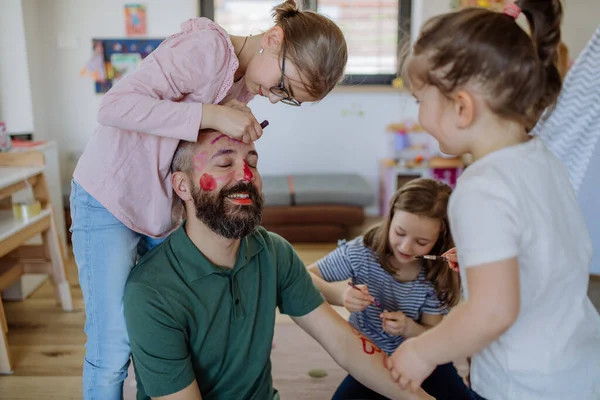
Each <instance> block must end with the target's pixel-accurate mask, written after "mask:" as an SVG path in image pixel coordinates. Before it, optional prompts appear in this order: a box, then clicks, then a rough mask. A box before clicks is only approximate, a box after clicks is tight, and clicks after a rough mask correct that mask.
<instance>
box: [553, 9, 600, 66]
mask: <svg viewBox="0 0 600 400" xmlns="http://www.w3.org/2000/svg"><path fill="white" fill-rule="evenodd" d="M563 5H564V10H565V16H564V21H563V31H562V35H563V41H564V42H565V44H566V45H567V47H568V48H569V55H570V57H571V58H573V59H575V58H577V56H578V55H579V53H581V50H583V48H584V47H585V45H586V43H587V42H588V41H589V40H590V38H591V37H592V34H593V33H594V31H596V28H597V27H598V24H600V0H566V1H563Z"/></svg>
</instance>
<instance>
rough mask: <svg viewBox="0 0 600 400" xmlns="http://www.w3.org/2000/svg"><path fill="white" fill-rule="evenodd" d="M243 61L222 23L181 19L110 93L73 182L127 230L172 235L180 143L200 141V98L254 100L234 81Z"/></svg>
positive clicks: (179, 209)
mask: <svg viewBox="0 0 600 400" xmlns="http://www.w3.org/2000/svg"><path fill="white" fill-rule="evenodd" d="M238 65H239V63H238V59H237V57H236V56H235V51H234V48H233V45H232V43H231V40H230V38H229V35H228V34H227V32H225V30H223V28H221V27H220V26H219V25H217V24H216V23H214V22H212V21H211V20H209V19H206V18H194V19H190V20H188V21H186V22H185V23H183V24H182V25H181V32H180V33H177V34H175V35H172V36H170V37H168V38H167V39H166V40H165V41H164V42H163V43H161V45H160V46H159V47H158V48H157V49H156V50H155V51H154V52H153V53H151V54H150V55H148V57H147V58H146V59H145V60H144V62H143V63H142V65H141V67H140V69H139V70H137V71H135V72H133V73H131V74H130V75H127V76H126V77H124V78H123V79H122V80H120V81H119V82H118V83H117V84H116V85H115V86H114V87H113V88H112V89H111V90H109V91H108V93H106V95H105V96H104V98H103V100H102V103H101V105H100V111H99V114H98V122H99V123H100V125H99V126H98V128H97V129H96V131H95V132H94V134H93V136H92V138H91V139H90V141H89V142H88V144H87V146H86V148H85V151H84V153H83V155H82V156H81V158H80V159H79V162H78V164H77V167H76V168H75V172H74V174H73V177H74V179H75V180H76V181H77V182H78V183H79V184H80V185H81V186H82V187H83V188H84V189H85V190H86V191H87V192H88V193H90V194H91V195H92V196H93V197H94V198H95V199H96V200H98V201H99V202H100V203H101V204H102V205H103V206H104V207H105V208H106V209H107V210H108V211H109V212H111V213H112V214H113V215H114V216H115V217H116V218H118V219H119V220H120V221H121V222H123V224H125V225H126V226H127V227H129V228H130V229H132V230H134V231H136V232H139V233H142V234H145V235H148V236H151V237H164V236H166V235H168V234H169V233H170V232H171V231H172V230H173V229H175V228H176V225H177V223H178V222H179V220H180V218H181V215H182V206H181V204H180V202H178V201H177V202H176V201H174V196H176V195H175V193H174V192H173V188H172V186H171V172H170V167H171V160H172V158H173V155H174V153H175V150H176V148H177V145H178V143H179V141H180V140H186V141H196V140H197V138H198V130H199V129H200V122H201V119H202V104H203V103H206V104H208V103H213V104H218V103H221V102H223V101H227V100H230V99H233V98H235V99H237V100H239V101H242V102H245V103H247V102H248V101H250V100H251V99H252V97H253V95H252V94H251V93H250V92H248V90H247V89H246V86H245V84H244V79H241V80H239V81H238V82H234V81H233V77H234V73H235V71H236V70H237V68H238Z"/></svg>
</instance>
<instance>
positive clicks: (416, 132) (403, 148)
mask: <svg viewBox="0 0 600 400" xmlns="http://www.w3.org/2000/svg"><path fill="white" fill-rule="evenodd" d="M387 131H388V132H389V133H391V134H392V136H391V137H390V143H389V148H390V149H392V150H391V154H389V156H390V157H391V158H394V159H396V160H398V162H411V161H415V160H421V161H424V160H428V159H429V158H431V157H434V156H438V155H441V154H440V152H439V145H438V143H437V140H435V139H434V138H433V137H432V136H431V135H429V134H428V133H427V132H425V130H424V129H423V128H422V127H421V125H419V124H418V123H416V122H413V121H410V120H408V121H405V122H402V123H399V124H390V125H388V126H387Z"/></svg>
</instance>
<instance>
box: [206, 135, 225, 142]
mask: <svg viewBox="0 0 600 400" xmlns="http://www.w3.org/2000/svg"><path fill="white" fill-rule="evenodd" d="M224 137H227V135H223V134H220V135H219V136H217V137H216V138H214V139H213V140H211V142H210V144H215V143H217V142H218V141H219V140H220V139H222V138H224Z"/></svg>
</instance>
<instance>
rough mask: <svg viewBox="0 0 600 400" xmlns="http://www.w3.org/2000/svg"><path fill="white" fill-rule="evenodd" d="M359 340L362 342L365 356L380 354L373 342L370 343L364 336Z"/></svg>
mask: <svg viewBox="0 0 600 400" xmlns="http://www.w3.org/2000/svg"><path fill="white" fill-rule="evenodd" d="M360 340H361V341H362V345H363V351H364V352H365V353H366V354H369V355H370V354H375V353H381V349H380V348H379V347H377V346H375V345H374V344H373V342H371V341H370V340H369V339H367V338H366V337H364V336H361V337H360Z"/></svg>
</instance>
